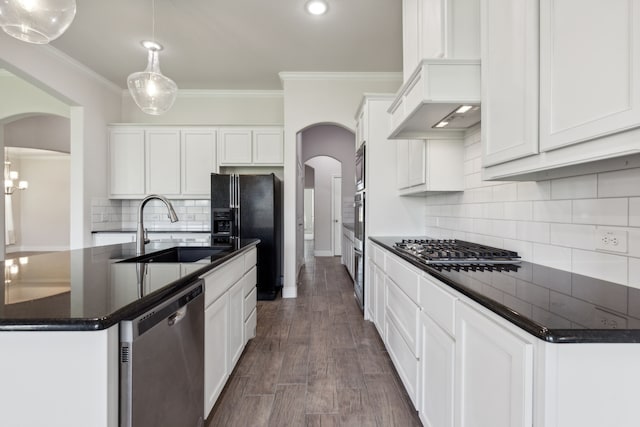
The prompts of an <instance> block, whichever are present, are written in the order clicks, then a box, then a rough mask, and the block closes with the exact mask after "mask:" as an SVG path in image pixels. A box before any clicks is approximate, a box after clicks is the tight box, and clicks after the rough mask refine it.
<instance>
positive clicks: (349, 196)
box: [300, 125, 356, 224]
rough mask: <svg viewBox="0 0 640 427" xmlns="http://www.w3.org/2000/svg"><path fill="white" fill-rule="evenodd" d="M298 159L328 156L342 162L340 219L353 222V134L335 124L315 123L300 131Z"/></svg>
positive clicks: (305, 159) (304, 159)
mask: <svg viewBox="0 0 640 427" xmlns="http://www.w3.org/2000/svg"><path fill="white" fill-rule="evenodd" d="M301 136H302V152H301V153H300V160H301V161H302V162H303V163H305V162H306V161H307V160H309V159H311V158H313V157H316V156H329V157H333V158H334V159H336V160H338V161H339V162H341V163H342V220H343V222H345V223H351V224H353V217H354V210H353V196H354V195H355V191H356V190H355V171H354V169H355V155H356V154H355V135H354V134H353V132H351V131H349V130H346V129H344V128H341V127H340V126H335V125H316V126H312V127H310V128H307V129H305V130H304V131H302V135H301Z"/></svg>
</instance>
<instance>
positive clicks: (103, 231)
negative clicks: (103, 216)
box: [91, 228, 211, 234]
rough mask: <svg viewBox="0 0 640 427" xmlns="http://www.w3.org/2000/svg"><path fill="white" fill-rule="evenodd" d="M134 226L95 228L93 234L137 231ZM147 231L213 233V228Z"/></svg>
mask: <svg viewBox="0 0 640 427" xmlns="http://www.w3.org/2000/svg"><path fill="white" fill-rule="evenodd" d="M135 232H136V230H135V229H133V228H117V229H112V230H93V231H91V234H97V233H135ZM147 233H211V230H147Z"/></svg>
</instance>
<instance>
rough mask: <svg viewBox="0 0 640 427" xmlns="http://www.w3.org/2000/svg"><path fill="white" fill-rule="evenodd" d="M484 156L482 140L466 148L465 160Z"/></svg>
mask: <svg viewBox="0 0 640 427" xmlns="http://www.w3.org/2000/svg"><path fill="white" fill-rule="evenodd" d="M481 156H482V144H480V142H476V143H474V144H471V145H469V146H467V147H465V149H464V160H465V161H466V160H472V159H475V158H477V157H481Z"/></svg>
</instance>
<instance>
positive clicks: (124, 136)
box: [109, 128, 145, 197]
mask: <svg viewBox="0 0 640 427" xmlns="http://www.w3.org/2000/svg"><path fill="white" fill-rule="evenodd" d="M144 161H145V158H144V130H143V129H132V128H121V129H119V128H112V129H109V171H110V173H109V192H110V194H111V197H118V196H132V195H137V194H144V190H145V188H144Z"/></svg>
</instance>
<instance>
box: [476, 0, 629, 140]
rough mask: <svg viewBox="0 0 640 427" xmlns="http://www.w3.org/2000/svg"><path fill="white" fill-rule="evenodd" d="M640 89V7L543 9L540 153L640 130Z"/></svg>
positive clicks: (558, 3) (594, 4) (545, 1)
mask: <svg viewBox="0 0 640 427" xmlns="http://www.w3.org/2000/svg"><path fill="white" fill-rule="evenodd" d="M639 81H640V1H638V0H627V1H613V2H612V1H597V0H589V1H585V0H542V1H541V2H540V114H541V116H540V150H541V151H549V150H553V149H556V148H558V147H563V146H566V145H570V144H575V143H578V142H581V141H586V140H589V139H593V138H597V137H601V136H604V135H608V134H611V133H615V132H618V131H621V130H625V129H630V128H633V127H637V126H639V125H640V85H638V82H639ZM483 102H484V99H483Z"/></svg>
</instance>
